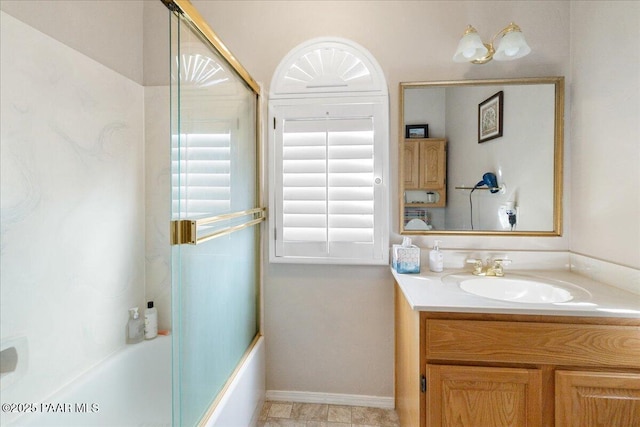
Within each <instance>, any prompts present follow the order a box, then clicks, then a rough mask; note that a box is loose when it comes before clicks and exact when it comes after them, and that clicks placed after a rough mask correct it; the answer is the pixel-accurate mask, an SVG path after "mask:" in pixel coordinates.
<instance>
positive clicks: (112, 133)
mask: <svg viewBox="0 0 640 427" xmlns="http://www.w3.org/2000/svg"><path fill="white" fill-rule="evenodd" d="M3 5H4V3H3ZM0 15H1V19H2V22H1V24H0V29H1V31H2V34H1V37H0V38H1V42H2V46H1V49H0V50H1V52H2V62H1V67H2V70H1V72H0V77H1V84H0V86H1V87H0V92H1V93H2V98H1V113H0V117H1V124H0V129H1V155H0V161H1V162H2V164H1V166H0V169H1V170H2V180H1V181H0V184H1V190H0V195H1V202H2V217H1V226H2V230H1V231H2V244H1V249H0V250H1V255H2V256H1V258H0V260H1V267H0V270H1V273H0V274H1V278H0V283H1V285H2V286H0V291H1V298H0V304H1V309H0V316H1V319H0V325H1V329H0V332H1V336H0V339H1V340H2V341H3V342H6V340H7V339H9V338H12V337H23V338H24V339H25V340H26V346H25V347H24V353H23V354H19V355H18V364H19V366H21V367H25V371H24V374H25V375H24V377H22V378H20V379H19V380H17V381H15V382H14V383H13V385H12V386H10V387H8V388H3V390H2V393H1V396H2V402H3V403H4V402H14V403H17V402H38V401H39V400H41V399H44V398H45V397H46V396H48V395H49V394H51V393H52V392H54V391H56V390H57V389H58V388H59V387H61V386H62V385H64V384H66V383H67V382H69V381H71V380H73V379H74V378H75V377H76V376H78V375H80V374H81V373H83V372H84V371H85V370H87V369H89V368H91V367H92V366H93V365H95V364H96V363H98V362H99V361H101V360H103V359H104V358H106V357H107V356H108V355H110V354H111V353H113V352H114V351H116V350H118V349H119V348H122V347H123V346H124V345H125V326H126V323H127V318H128V312H127V310H128V308H129V307H133V306H140V307H142V304H143V302H144V194H143V192H144V183H143V128H142V121H143V117H144V116H143V90H142V86H140V85H139V84H138V83H136V82H133V81H131V80H130V79H128V78H127V77H124V76H122V75H121V74H119V73H117V72H115V71H113V70H112V69H109V68H107V67H105V66H104V65H102V64H100V63H98V62H96V61H95V60H93V59H91V58H89V57H87V56H86V55H84V54H82V53H80V52H78V51H76V50H74V49H72V48H70V47H68V46H66V45H65V44H63V43H60V42H59V41H57V40H55V39H53V38H51V37H49V36H47V35H45V34H43V33H41V32H39V31H37V30H35V29H34V28H32V27H30V26H28V25H26V24H25V23H23V22H21V21H19V20H17V19H15V18H14V17H12V16H10V15H9V14H7V13H5V12H0ZM98 21H99V18H98V17H96V22H98ZM129 36H131V37H137V35H136V34H129ZM7 381H8V377H6V376H5V374H3V378H2V384H3V385H5V384H6V383H7ZM12 415H13V414H11V413H5V411H3V413H2V420H3V424H4V421H5V420H8V419H9V418H10V417H11V416H12Z"/></svg>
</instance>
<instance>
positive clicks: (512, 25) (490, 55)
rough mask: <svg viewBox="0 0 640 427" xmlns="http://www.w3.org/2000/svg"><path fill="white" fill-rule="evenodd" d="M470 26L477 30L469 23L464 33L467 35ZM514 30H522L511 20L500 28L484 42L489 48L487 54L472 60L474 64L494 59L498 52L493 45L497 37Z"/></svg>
mask: <svg viewBox="0 0 640 427" xmlns="http://www.w3.org/2000/svg"><path fill="white" fill-rule="evenodd" d="M469 28H471V29H472V30H473V31H474V32H477V31H476V30H475V28H473V27H472V26H471V25H469V26H468V27H467V30H466V31H465V33H464V35H467V34H468V33H469V32H470V31H469ZM512 31H518V32H522V30H521V29H520V27H518V26H517V25H516V24H515V23H513V22H511V23H510V24H509V25H507V26H506V27H504V28H503V29H502V30H500V31H499V32H498V33H497V34H496V35H495V36H493V37H492V38H491V41H490V42H489V43H482V44H483V45H484V47H486V48H487V54H486V55H485V56H483V57H482V58H478V59H475V60H473V61H471V62H472V63H473V64H486V63H487V62H489V61H491V60H492V59H493V55H494V54H495V53H496V49H495V48H494V47H493V46H494V43H495V41H496V39H497V38H498V37H504V36H505V35H506V34H507V33H510V32H512Z"/></svg>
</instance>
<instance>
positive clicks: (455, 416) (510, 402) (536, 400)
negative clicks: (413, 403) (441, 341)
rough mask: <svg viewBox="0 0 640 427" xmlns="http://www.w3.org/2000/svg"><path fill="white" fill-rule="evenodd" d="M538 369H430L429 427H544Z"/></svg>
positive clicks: (431, 366)
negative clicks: (542, 426)
mask: <svg viewBox="0 0 640 427" xmlns="http://www.w3.org/2000/svg"><path fill="white" fill-rule="evenodd" d="M541 420H542V372H541V371H540V370H538V369H517V368H488V367H477V366H449V365H427V426H428V427H449V426H460V427H464V426H468V427H478V426H483V427H497V426H518V427H523V426H527V427H528V426H541V425H542V421H541Z"/></svg>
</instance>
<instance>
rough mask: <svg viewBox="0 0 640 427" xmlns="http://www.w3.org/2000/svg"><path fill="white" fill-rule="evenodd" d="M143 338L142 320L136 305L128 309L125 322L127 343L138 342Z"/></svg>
mask: <svg viewBox="0 0 640 427" xmlns="http://www.w3.org/2000/svg"><path fill="white" fill-rule="evenodd" d="M143 339H144V322H143V321H142V319H141V318H140V314H139V313H138V307H133V308H130V309H129V322H127V344H135V343H139V342H141V341H142V340H143Z"/></svg>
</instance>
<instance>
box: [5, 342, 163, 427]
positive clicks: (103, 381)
mask: <svg viewBox="0 0 640 427" xmlns="http://www.w3.org/2000/svg"><path fill="white" fill-rule="evenodd" d="M35 409H36V412H34V413H31V414H28V415H23V416H22V417H20V418H18V419H17V420H16V421H15V422H14V423H12V424H11V425H12V426H37V427H48V426H64V427H71V426H82V427H88V426H108V427H116V426H117V427H130V426H131V427H133V426H139V427H143V426H144V427H161V426H162V427H168V426H171V337H165V336H158V337H157V338H155V339H153V340H150V341H144V342H142V343H139V344H131V345H128V346H126V347H125V348H124V349H123V350H122V351H119V352H118V353H116V354H114V355H113V356H111V357H110V358H108V359H107V360H105V361H104V362H103V363H101V364H100V365H99V366H98V367H96V368H95V369H93V370H92V371H91V372H89V373H87V374H85V375H83V376H82V377H80V378H79V379H78V380H77V381H74V382H73V383H72V384H70V385H69V386H67V387H65V388H64V389H62V390H61V391H60V392H59V393H56V394H55V395H54V396H52V397H51V398H49V399H47V400H46V401H45V402H43V403H42V404H36V408H35ZM54 411H55V412H54Z"/></svg>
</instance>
